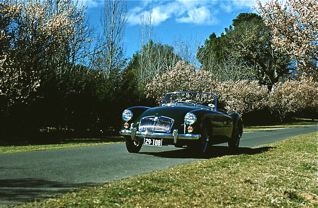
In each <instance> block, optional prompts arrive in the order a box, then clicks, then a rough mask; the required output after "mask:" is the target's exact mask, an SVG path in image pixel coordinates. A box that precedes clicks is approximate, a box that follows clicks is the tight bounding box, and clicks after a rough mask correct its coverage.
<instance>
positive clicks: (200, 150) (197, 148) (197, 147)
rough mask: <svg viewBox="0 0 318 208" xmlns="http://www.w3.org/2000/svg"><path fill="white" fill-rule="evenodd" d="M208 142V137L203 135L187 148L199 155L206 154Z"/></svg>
mask: <svg viewBox="0 0 318 208" xmlns="http://www.w3.org/2000/svg"><path fill="white" fill-rule="evenodd" d="M209 144H210V142H209V137H207V136H203V137H201V138H200V140H198V141H197V143H195V144H192V145H190V146H189V149H190V150H191V151H193V152H195V153H197V154H199V155H200V156H206V155H207V153H208V151H209Z"/></svg>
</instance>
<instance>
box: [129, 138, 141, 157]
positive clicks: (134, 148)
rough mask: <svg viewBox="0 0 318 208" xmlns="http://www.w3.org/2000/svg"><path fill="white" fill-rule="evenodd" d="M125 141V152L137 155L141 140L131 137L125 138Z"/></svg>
mask: <svg viewBox="0 0 318 208" xmlns="http://www.w3.org/2000/svg"><path fill="white" fill-rule="evenodd" d="M125 140H126V148H127V151H128V152H130V153H137V152H139V151H140V149H141V146H142V144H143V142H142V140H141V139H138V138H136V139H134V140H133V139H132V138H131V137H125Z"/></svg>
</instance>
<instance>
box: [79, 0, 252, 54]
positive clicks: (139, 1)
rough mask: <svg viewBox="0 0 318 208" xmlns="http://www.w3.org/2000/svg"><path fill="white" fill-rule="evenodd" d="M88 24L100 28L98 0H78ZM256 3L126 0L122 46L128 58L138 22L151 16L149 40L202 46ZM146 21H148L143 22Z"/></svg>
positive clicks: (137, 36) (137, 42) (137, 37)
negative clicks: (84, 6) (85, 9)
mask: <svg viewBox="0 0 318 208" xmlns="http://www.w3.org/2000/svg"><path fill="white" fill-rule="evenodd" d="M81 1H83V2H84V4H85V5H86V6H87V14H88V19H89V23H90V25H91V26H92V27H93V28H94V30H95V31H99V30H100V28H101V24H100V19H101V18H100V14H101V9H102V5H103V1H102V0H81ZM256 1H257V0H127V1H126V2H127V10H128V11H127V12H128V13H127V15H128V16H127V25H126V29H125V34H124V39H123V44H124V48H125V56H126V57H127V58H130V57H131V56H132V55H133V53H135V52H136V51H138V50H139V49H140V46H141V30H142V28H143V27H142V26H141V22H142V21H141V20H142V19H149V17H151V23H152V24H151V25H152V26H151V28H152V33H151V39H153V40H155V41H158V42H161V43H163V44H169V45H172V46H177V45H179V46H180V43H183V44H185V45H186V47H187V48H191V49H192V51H193V53H195V50H196V48H197V47H198V46H199V45H202V44H203V43H204V41H205V40H206V39H207V38H208V37H209V35H210V34H211V33H212V32H215V33H216V34H218V35H219V34H220V33H221V32H223V31H224V28H226V27H228V26H229V25H230V24H231V23H232V20H233V19H234V18H235V17H236V16H237V15H238V14H239V13H241V12H253V11H255V9H254V6H255V4H256ZM147 22H149V21H147Z"/></svg>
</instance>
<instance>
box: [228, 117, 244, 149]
mask: <svg viewBox="0 0 318 208" xmlns="http://www.w3.org/2000/svg"><path fill="white" fill-rule="evenodd" d="M242 133H243V129H242V124H241V123H240V122H239V123H238V124H237V126H236V127H235V128H234V130H233V133H232V138H231V139H230V140H229V142H228V145H229V150H230V151H231V152H237V150H238V148H239V145H240V140H241V137H242Z"/></svg>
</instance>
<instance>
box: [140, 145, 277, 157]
mask: <svg viewBox="0 0 318 208" xmlns="http://www.w3.org/2000/svg"><path fill="white" fill-rule="evenodd" d="M272 148H273V147H259V148H250V147H240V148H239V149H238V150H237V151H235V152H230V151H229V149H228V147H225V146H212V147H210V148H209V150H208V152H207V153H206V154H205V155H202V154H200V153H196V152H193V151H192V150H191V149H178V150H171V151H163V152H140V153H139V154H146V155H153V156H156V157H165V158H206V159H209V158H215V157H222V156H225V155H241V154H247V155H254V154H260V153H263V152H266V151H268V150H270V149H272Z"/></svg>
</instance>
